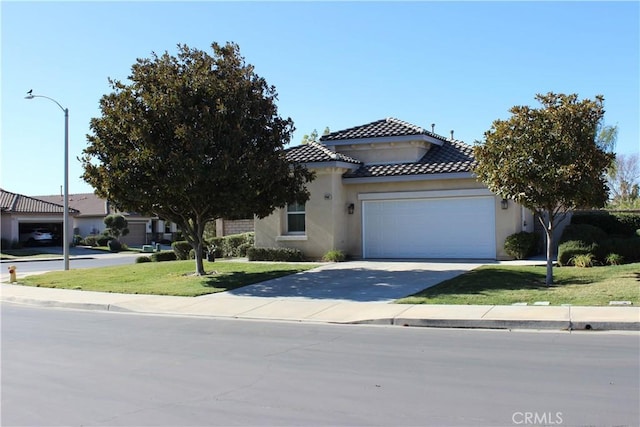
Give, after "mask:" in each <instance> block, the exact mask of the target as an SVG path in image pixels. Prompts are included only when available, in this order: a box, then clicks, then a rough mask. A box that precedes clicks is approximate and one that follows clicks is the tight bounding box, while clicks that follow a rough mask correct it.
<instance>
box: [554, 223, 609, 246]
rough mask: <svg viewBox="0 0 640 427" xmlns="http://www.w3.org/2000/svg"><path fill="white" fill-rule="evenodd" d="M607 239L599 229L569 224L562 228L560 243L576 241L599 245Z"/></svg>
mask: <svg viewBox="0 0 640 427" xmlns="http://www.w3.org/2000/svg"><path fill="white" fill-rule="evenodd" d="M606 238H607V233H605V232H604V231H603V230H602V229H601V228H599V227H596V226H594V225H590V224H573V223H571V224H569V225H567V226H566V227H565V228H564V231H563V232H562V236H561V237H560V243H563V242H567V241H570V240H578V241H581V242H583V243H585V244H590V243H600V242H602V241H603V240H605V239H606Z"/></svg>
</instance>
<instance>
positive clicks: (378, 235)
mask: <svg viewBox="0 0 640 427" xmlns="http://www.w3.org/2000/svg"><path fill="white" fill-rule="evenodd" d="M358 198H359V200H361V201H362V249H363V258H440V259H442V258H470V259H471V258H477V259H495V258H496V223H495V196H493V195H492V194H491V193H490V192H489V191H488V190H484V189H469V190H443V191H419V192H408V193H367V194H360V195H359V196H358Z"/></svg>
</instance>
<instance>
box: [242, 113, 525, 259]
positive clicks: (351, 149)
mask: <svg viewBox="0 0 640 427" xmlns="http://www.w3.org/2000/svg"><path fill="white" fill-rule="evenodd" d="M287 158H288V159H289V160H290V161H291V162H298V163H302V164H304V165H305V166H306V167H307V168H308V169H310V170H312V171H315V173H316V179H315V180H314V181H313V182H311V183H309V184H308V189H309V191H310V193H311V198H310V200H309V201H307V203H306V204H304V205H299V204H294V205H289V206H287V207H286V208H285V209H278V210H276V211H275V212H274V213H273V214H272V215H270V216H268V217H266V218H264V219H261V220H256V221H255V233H256V236H255V239H256V246H257V247H290V248H297V249H300V250H302V251H303V252H304V253H305V255H306V256H308V257H311V258H320V257H322V256H323V255H324V254H325V253H326V252H327V251H329V250H332V249H339V250H342V251H344V252H345V253H346V254H348V255H350V256H352V257H354V258H364V259H367V258H440V259H442V258H451V259H456V258H458V259H460V258H469V259H471V258H476V259H506V258H508V255H507V254H506V253H505V251H504V241H505V239H506V237H507V236H509V235H510V234H513V233H516V232H519V231H533V215H532V214H531V212H530V211H528V210H525V209H523V208H522V207H520V206H519V205H516V204H515V203H514V202H512V201H506V200H501V199H500V198H499V197H497V196H496V195H494V194H493V193H491V192H490V191H489V190H488V189H487V187H486V186H485V185H484V184H482V183H481V182H478V181H477V180H476V178H475V176H474V175H473V173H472V168H473V166H474V164H475V163H474V162H475V160H474V157H473V147H471V146H470V145H467V144H465V143H463V142H461V141H457V140H454V139H453V132H452V138H451V139H449V138H445V137H443V136H440V135H437V134H435V133H434V132H433V131H431V132H430V131H427V130H425V129H423V128H422V127H419V126H415V125H412V124H410V123H407V122H404V121H401V120H398V119H394V118H387V119H383V120H378V121H375V122H372V123H368V124H365V125H362V126H357V127H353V128H349V129H345V130H341V131H337V132H332V133H330V134H328V135H324V136H323V137H322V138H320V142H319V143H309V144H305V145H300V146H297V147H293V148H290V149H288V150H287Z"/></svg>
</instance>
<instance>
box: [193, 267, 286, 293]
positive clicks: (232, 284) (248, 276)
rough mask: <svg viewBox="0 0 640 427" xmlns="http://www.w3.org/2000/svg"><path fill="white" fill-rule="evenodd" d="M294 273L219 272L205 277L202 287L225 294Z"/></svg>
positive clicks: (276, 271) (275, 271)
mask: <svg viewBox="0 0 640 427" xmlns="http://www.w3.org/2000/svg"><path fill="white" fill-rule="evenodd" d="M295 273H296V271H291V270H271V271H265V272H258V273H256V272H245V271H234V272H220V273H216V274H211V275H208V276H206V280H205V281H204V283H203V284H202V285H203V286H204V287H206V288H213V289H215V290H216V291H215V292H225V291H232V290H234V289H238V288H242V287H244V286H248V285H253V284H256V283H260V282H264V281H266V280H271V279H277V278H278V277H282V276H288V275H290V274H295Z"/></svg>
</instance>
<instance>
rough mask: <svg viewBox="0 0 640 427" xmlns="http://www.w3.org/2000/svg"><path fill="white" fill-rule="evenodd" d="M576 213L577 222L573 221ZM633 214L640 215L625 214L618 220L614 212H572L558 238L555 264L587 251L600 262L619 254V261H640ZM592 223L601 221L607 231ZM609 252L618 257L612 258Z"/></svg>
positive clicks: (569, 262) (570, 259)
mask: <svg viewBox="0 0 640 427" xmlns="http://www.w3.org/2000/svg"><path fill="white" fill-rule="evenodd" d="M576 215H577V221H578V222H577V223H574V221H573V220H574V219H576ZM634 217H637V218H640V215H634V214H625V215H624V218H625V219H624V220H622V221H619V220H618V219H616V216H615V215H613V214H611V215H609V214H607V213H595V214H574V217H573V218H572V221H571V224H569V225H568V226H567V227H566V228H565V230H564V232H563V233H562V237H561V238H560V242H559V243H560V244H559V246H558V264H560V265H571V264H573V258H574V257H575V256H577V255H587V254H591V255H592V256H593V257H594V258H595V260H596V262H597V263H600V264H606V263H607V262H609V263H610V262H611V260H612V259H618V258H619V257H622V261H621V262H622V263H633V262H640V236H639V235H638V234H636V230H635V229H634V228H633V227H634V226H635V224H636V223H635V219H633V218H634ZM594 218H595V220H594ZM605 218H606V219H605ZM612 218H613V219H612ZM594 223H600V224H604V225H605V226H606V227H607V230H609V232H607V231H606V230H603V229H602V228H600V227H598V226H596V225H594ZM623 232H624V233H623ZM612 254H615V255H617V256H615V255H614V256H613V257H612Z"/></svg>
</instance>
